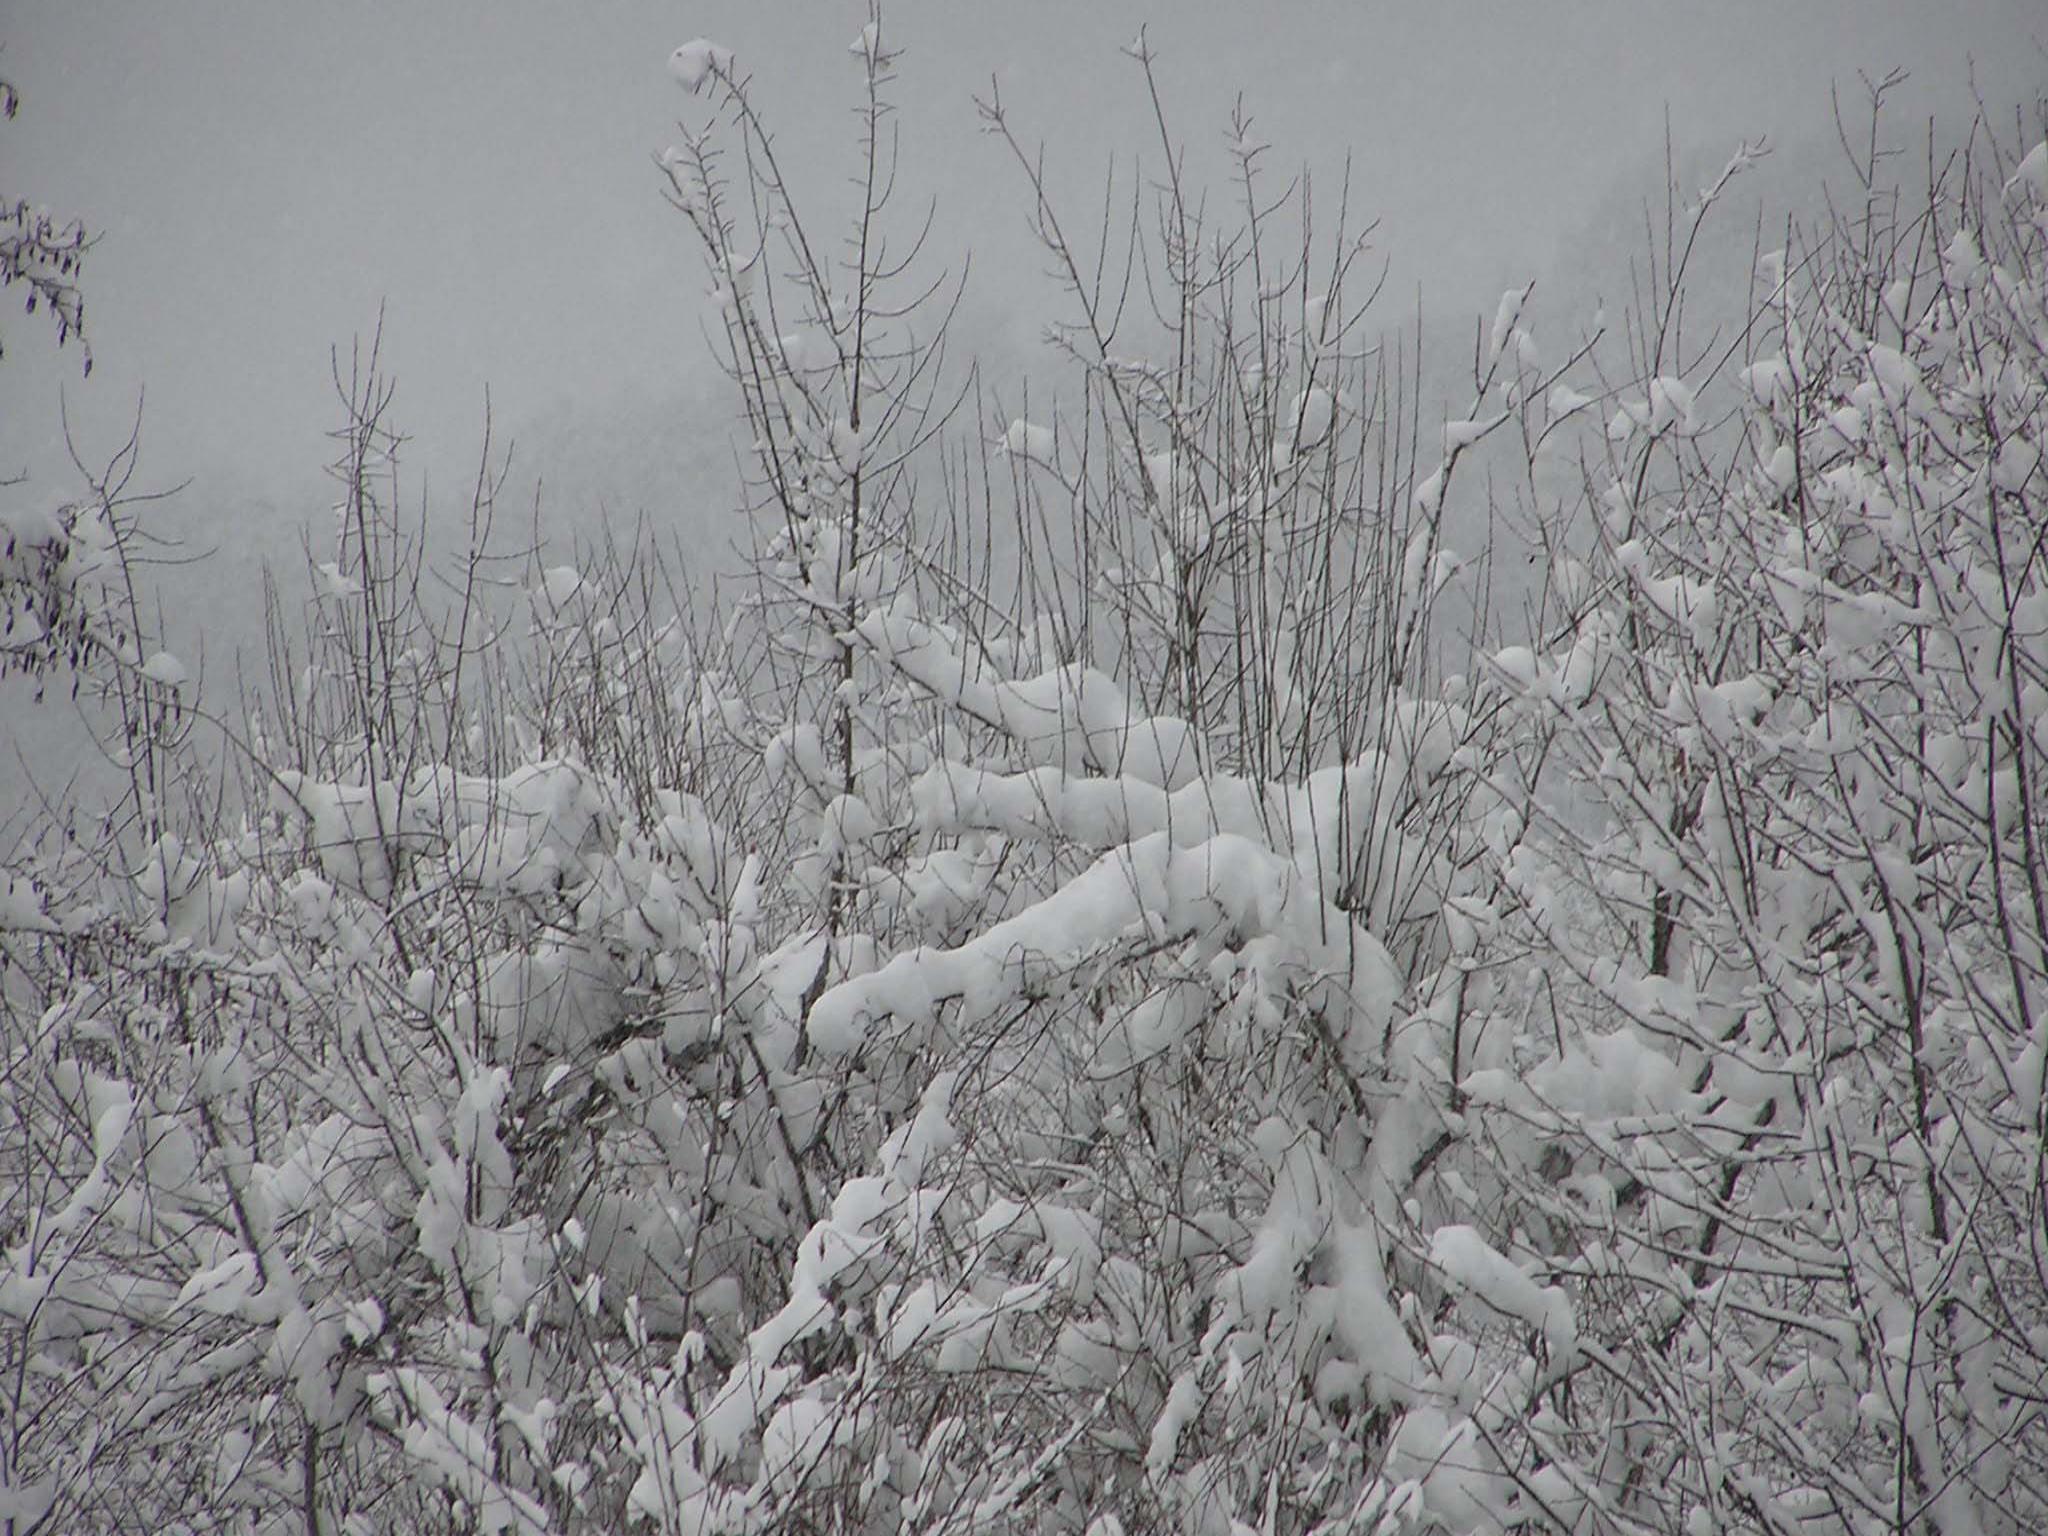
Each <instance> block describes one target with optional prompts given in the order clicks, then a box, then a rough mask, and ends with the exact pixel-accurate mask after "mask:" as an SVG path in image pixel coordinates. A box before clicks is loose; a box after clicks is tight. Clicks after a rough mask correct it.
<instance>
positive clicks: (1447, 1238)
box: [1429, 1225, 1578, 1363]
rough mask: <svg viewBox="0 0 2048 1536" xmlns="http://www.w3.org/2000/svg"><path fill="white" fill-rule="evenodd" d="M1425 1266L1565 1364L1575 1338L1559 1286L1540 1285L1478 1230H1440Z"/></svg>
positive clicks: (1567, 1303) (1569, 1309) (1569, 1308)
mask: <svg viewBox="0 0 2048 1536" xmlns="http://www.w3.org/2000/svg"><path fill="white" fill-rule="evenodd" d="M1429 1261H1430V1263H1432V1264H1433V1265H1435V1266H1436V1267H1437V1268H1438V1269H1440V1270H1442V1271H1443V1272H1444V1275H1445V1277H1446V1278H1448V1279H1449V1280H1450V1281H1451V1283H1452V1284H1453V1285H1454V1286H1456V1287H1457V1288H1458V1289H1459V1290H1461V1291H1463V1292H1465V1293H1467V1294H1469V1295H1471V1296H1473V1297H1475V1298H1477V1299H1478V1300H1479V1301H1481V1302H1483V1303H1485V1305H1486V1306H1488V1307H1490V1308H1491V1309H1492V1310H1493V1311H1495V1312H1497V1313H1499V1314H1500V1315H1501V1316H1503V1317H1508V1318H1513V1319H1515V1320H1516V1321H1518V1322H1522V1323H1526V1324H1527V1325H1528V1326H1529V1327H1531V1328H1533V1329H1535V1330H1536V1331H1537V1332H1539V1333H1541V1334H1542V1335H1543V1337H1544V1339H1545V1340H1546V1342H1547V1343H1548V1344H1549V1347H1550V1349H1551V1351H1552V1353H1553V1354H1554V1355H1557V1356H1559V1357H1561V1362H1563V1363H1568V1361H1569V1359H1570V1355H1571V1351H1572V1348H1573V1345H1574V1343H1575V1342H1576V1339H1577V1335H1578V1328H1577V1323H1576V1321H1575V1320H1574V1318H1573V1315H1572V1305H1571V1299H1570V1297H1568V1296H1566V1295H1565V1293H1564V1292H1563V1291H1562V1290H1561V1289H1559V1288H1558V1287H1557V1286H1554V1285H1552V1286H1544V1285H1538V1284H1537V1283H1536V1282H1535V1281H1534V1280H1532V1279H1531V1278H1530V1277H1529V1276H1528V1275H1527V1274H1526V1273H1525V1272H1524V1271H1523V1270H1522V1269H1521V1267H1520V1266H1519V1265H1517V1264H1515V1263H1514V1262H1513V1261H1512V1260H1510V1259H1509V1258H1507V1257H1506V1256H1505V1255H1504V1254H1502V1253H1500V1252H1499V1251H1498V1250H1497V1249H1495V1248H1494V1247H1493V1246H1492V1245H1491V1244H1489V1243H1488V1242H1487V1241H1486V1239H1485V1237H1484V1236H1482V1235H1481V1233H1480V1232H1479V1229H1478V1228H1476V1227H1470V1226H1464V1225H1450V1226H1442V1227H1438V1228H1437V1229H1436V1231H1434V1232H1433V1233H1431V1234H1430V1239H1429Z"/></svg>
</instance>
